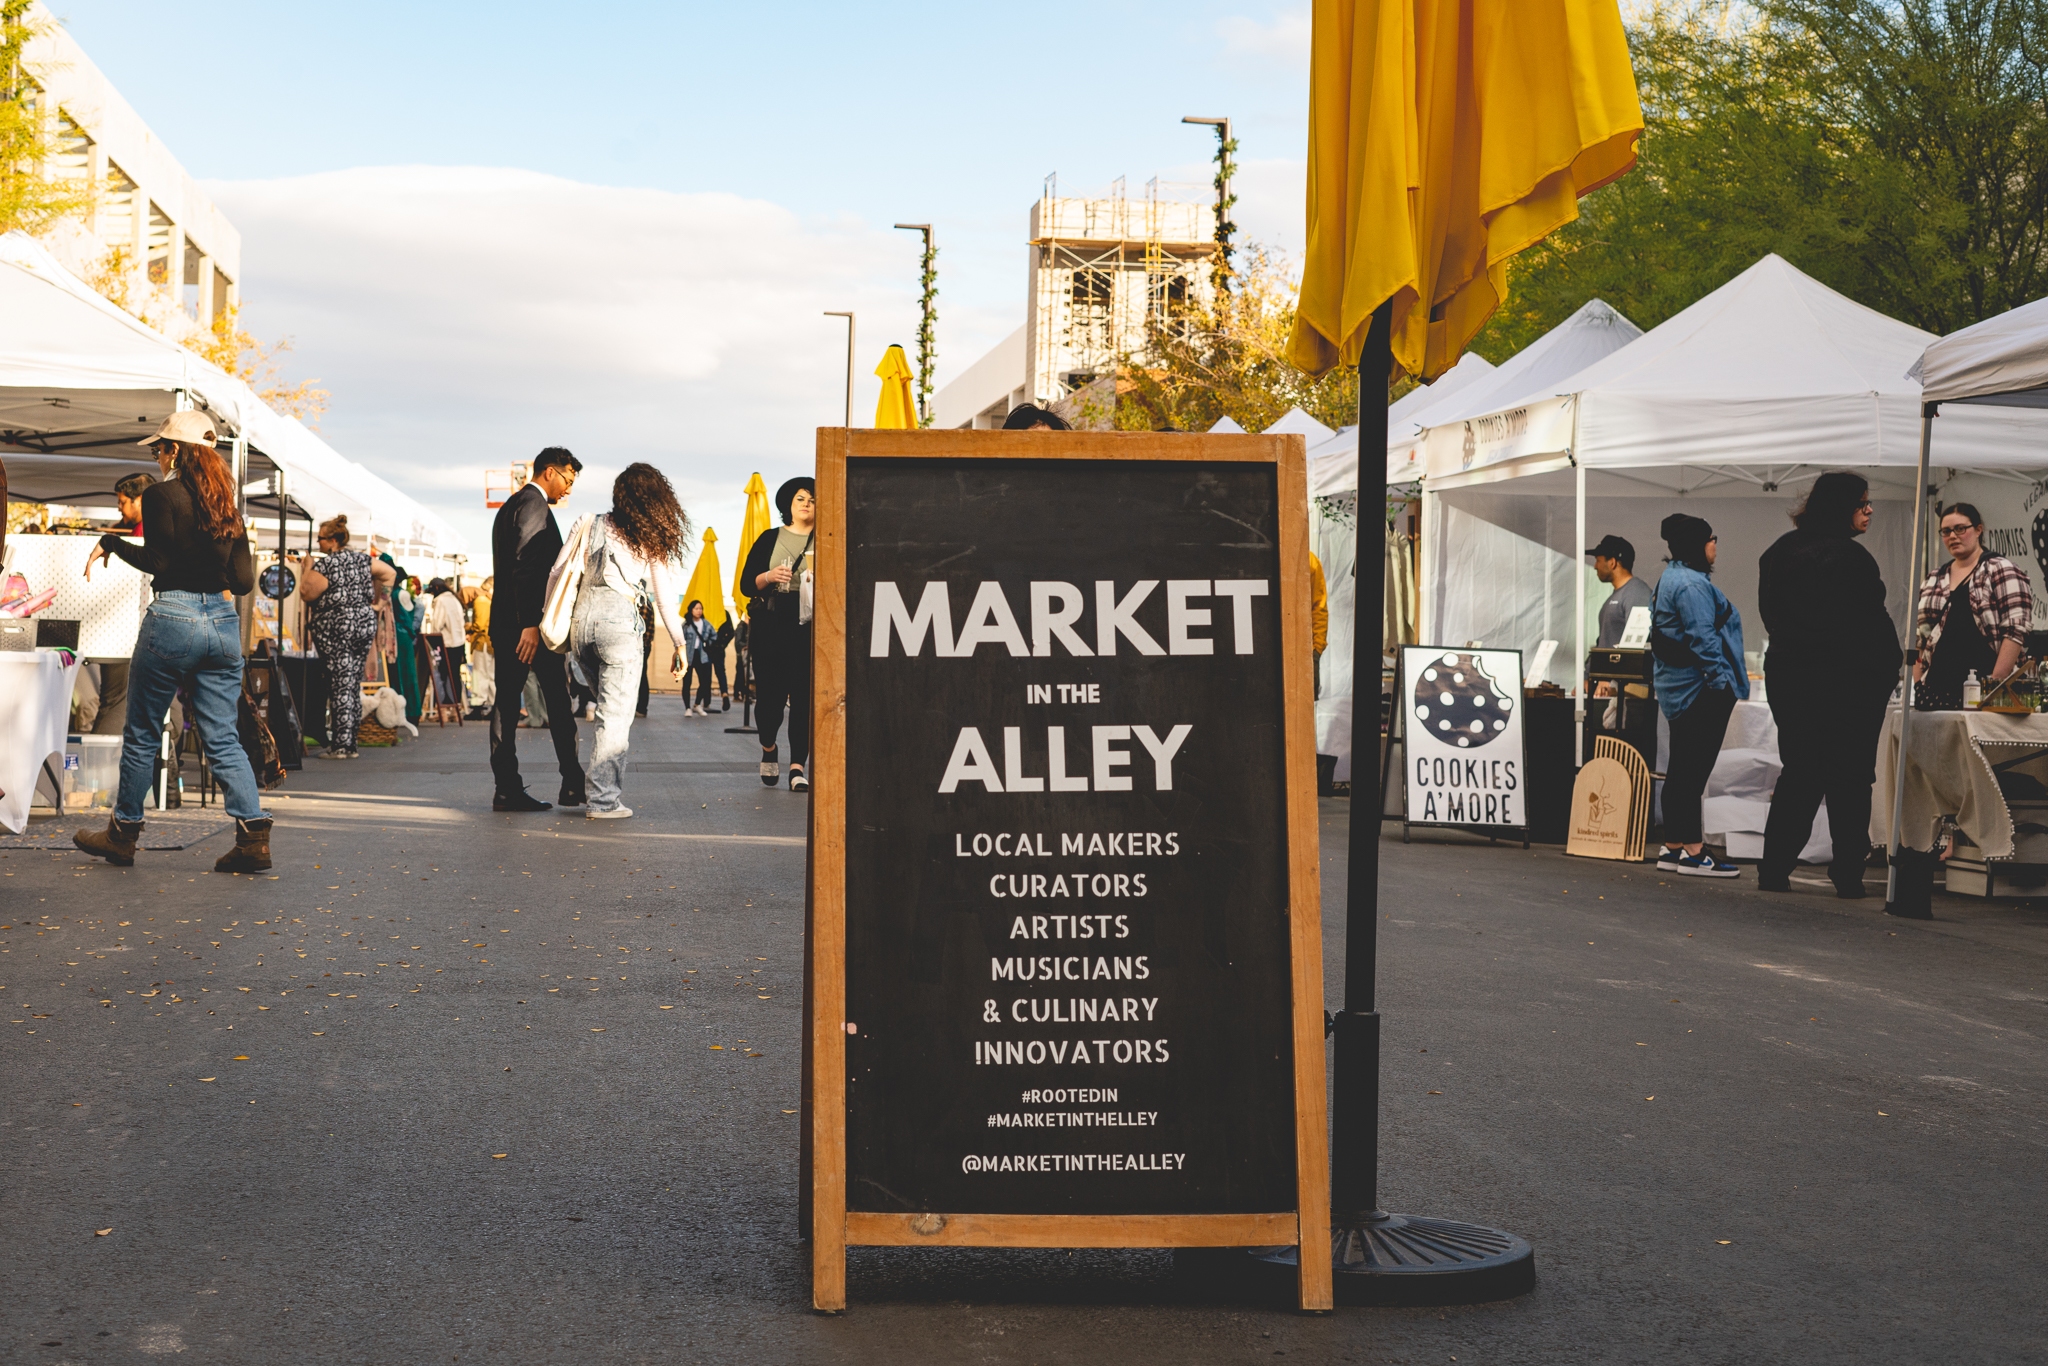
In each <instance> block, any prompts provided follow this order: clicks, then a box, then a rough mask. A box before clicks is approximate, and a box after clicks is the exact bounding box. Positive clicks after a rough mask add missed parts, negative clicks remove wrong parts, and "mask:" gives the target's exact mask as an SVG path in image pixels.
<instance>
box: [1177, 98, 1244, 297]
mask: <svg viewBox="0 0 2048 1366" xmlns="http://www.w3.org/2000/svg"><path fill="white" fill-rule="evenodd" d="M1181 122H1182V123H1194V124H1201V125H1204V126H1206V127H1210V128H1214V129H1215V130H1216V271H1215V280H1216V289H1217V292H1218V293H1221V292H1222V290H1223V289H1224V288H1225V286H1226V284H1227V283H1228V281H1229V279H1230V238H1231V234H1233V233H1235V232H1236V231H1237V224H1235V223H1233V222H1231V221H1230V206H1231V205H1233V204H1235V203H1237V196H1236V195H1233V194H1232V193H1231V192H1230V179H1231V173H1232V172H1233V171H1235V170H1236V169H1237V160H1236V158H1237V139H1236V138H1234V137H1232V136H1231V135H1230V120H1229V119H1211V118H1200V117H1197V116H1196V115H1193V114H1190V115H1188V116H1187V117H1186V118H1184V119H1182V120H1181Z"/></svg>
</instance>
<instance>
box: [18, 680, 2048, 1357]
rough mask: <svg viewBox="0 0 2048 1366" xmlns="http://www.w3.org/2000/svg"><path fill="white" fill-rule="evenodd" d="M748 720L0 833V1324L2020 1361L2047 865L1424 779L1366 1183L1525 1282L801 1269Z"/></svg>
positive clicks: (943, 1346) (671, 1353)
mask: <svg viewBox="0 0 2048 1366" xmlns="http://www.w3.org/2000/svg"><path fill="white" fill-rule="evenodd" d="M736 718H737V713H733V714H731V715H729V716H713V717H711V718H706V719H697V718H686V717H684V716H683V715H682V709H681V705H680V704H679V703H678V702H676V701H674V700H673V699H668V698H656V699H655V704H654V715H653V718H652V719H651V720H650V721H646V722H642V723H641V724H640V725H639V726H638V727H637V728H636V730H635V735H634V742H635V743H634V755H635V766H634V769H633V771H632V774H631V776H630V777H629V781H628V791H627V801H628V802H629V803H630V804H631V805H632V806H633V807H634V809H635V811H636V812H637V813H638V814H637V815H636V816H635V818H634V819H632V820H630V821H622V822H610V823H607V822H596V821H589V820H585V819H583V818H582V817H581V816H580V815H569V816H558V815H555V814H552V813H550V814H547V815H540V816H510V815H495V814H492V813H491V812H490V810H489V797H490V787H491V779H490V773H489V769H488V765H487V763H486V754H485V746H486V741H485V731H484V729H483V727H481V726H479V725H475V724H471V725H468V726H465V727H462V728H460V729H457V728H453V727H450V728H448V729H446V730H440V729H437V728H435V727H431V726H430V727H428V728H427V731H426V733H425V734H424V735H423V736H422V737H421V739H420V740H419V741H417V742H408V743H407V744H405V745H403V746H402V747H400V748H399V749H397V750H392V751H382V752H370V751H365V754H364V757H363V758H361V759H359V760H357V761H355V762H354V763H326V762H320V761H317V760H316V761H313V762H310V763H309V764H308V765H307V769H306V771H305V772H304V773H301V774H294V775H292V776H291V779H290V781H289V783H288V784H287V785H286V787H285V788H284V789H283V790H282V791H281V792H280V793H279V794H276V795H275V796H274V798H273V806H274V809H275V812H276V816H277V834H276V837H275V842H274V847H275V853H276V858H277V867H276V869H275V870H274V876H271V877H265V878H226V877H215V876H214V875H213V874H212V873H211V872H210V871H209V870H210V868H211V865H212V860H213V859H214V858H215V857H216V856H217V855H218V854H219V853H220V851H221V850H222V849H223V848H224V847H225V841H226V837H225V836H216V837H214V838H213V839H211V840H209V841H208V842H206V843H205V844H203V845H201V846H200V847H198V848H196V849H191V850H186V851H182V852H177V853H158V854H148V853H146V854H144V855H143V856H142V857H141V858H140V859H139V860H138V862H137V864H136V866H135V867H134V868H132V869H114V868H110V867H107V866H105V865H103V864H100V863H97V862H94V861H89V860H86V859H85V858H83V857H80V856H75V855H71V854H57V855H53V854H49V853H43V852H21V851H0V927H4V928H0V1006H4V1007H5V1009H4V1011H0V1025H4V1027H5V1029H6V1031H7V1032H6V1034H5V1036H4V1039H5V1042H4V1044H0V1049H4V1053H5V1059H6V1061H5V1065H4V1067H0V1174H4V1175H0V1228H4V1229H5V1230H6V1236H5V1238H4V1239H0V1276H4V1284H5V1286H6V1287H7V1289H6V1293H5V1294H0V1361H5V1362H9V1363H12V1362H38V1363H42V1362H47V1363H60V1362H123V1361H139V1360H146V1359H158V1360H167V1359H178V1360H184V1361H200V1362H209V1363H214V1362H218V1363H274V1362H281V1361H290V1362H321V1363H325V1362H365V1363H391V1362H406V1363H412V1362H418V1363H429V1362H459V1361H482V1360H489V1361H491V1362H494V1363H497V1362H502V1363H527V1362H551V1363H552V1362H562V1363H590V1362H622V1363H623V1362H663V1363H670V1362H679V1363H681V1362H727V1361H742V1360H747V1361H768V1362H783V1361H789V1362H839V1361H847V1362H860V1361H883V1360H886V1361H889V1362H903V1361H917V1362H922V1361H931V1362H964V1361H975V1362H1000V1363H1009V1362H1017V1363H1065V1362H1118V1363H1122V1362H1155V1361H1156V1362H1189V1361H1199V1362H1253V1361H1260V1362H1271V1361H1275V1360H1280V1359H1285V1358H1289V1357H1295V1358H1299V1357H1304V1356H1306V1357H1311V1358H1313V1359H1316V1360H1327V1361H1345V1362H1418V1363H1421V1362H1429V1363H1447V1362H1456V1363H1458V1364H1459V1366H1473V1364H1474V1363H1488V1362H1559V1363H1563V1362H1573V1363H1577V1362H1643V1361H1681V1360H1682V1361H1686V1362H1689V1363H1692V1362H1700V1363H1705V1362H1730V1363H1734V1362H1743V1363H1751V1362H1757V1361H1799V1362H1858V1363H1871V1362H1924V1361H1930V1360H1947V1361H2017V1360H2030V1359H2032V1360H2038V1359H2041V1358H2042V1357H2044V1356H2048V1328H2044V1316H2043V1314H2042V1312H2041V1308H2040V1305H2041V1291H2040V1285H2041V1272H2040V1271H2039V1269H2038V1267H2037V1266H2036V1264H2035V1262H2034V1253H2033V1250H2032V1244H2033V1237H2032V1235H2034V1233H2035V1232H2036V1231H2037V1230H2038V1229H2039V1228H2040V1227H2041V1226H2042V1224H2043V1222H2044V1218H2048V1193H2044V1191H2048V1186H2044V1183H2043V1181H2042V1179H2041V1170H2042V1165H2043V1159H2044V1156H2048V1103H2044V1101H2048V1056H2044V1050H2043V1048H2042V1046H2041V1045H2042V1038H2043V1035H2044V1034H2048V974H2044V971H2043V969H2044V965H2048V951H2044V946H2048V902H2023V901H2011V900H2003V899H2001V900H1998V901H1993V902H1990V903H1970V902H1963V901H1961V900H1957V899H1952V898H1946V897H1942V896H1939V895H1938V896H1937V898H1936V907H1937V915H1938V917H1939V918H1938V919H1937V920H1935V921H1933V922H1931V923H1918V922H1902V921H1896V920H1888V919H1887V918H1886V917H1884V916H1883V915H1882V914H1881V912H1880V902H1878V901H1874V900H1873V901H1864V902H1861V903H1849V902H1840V901H1837V900H1835V899H1834V898H1833V896H1832V892H1831V890H1830V889H1829V888H1827V887H1826V885H1825V882H1824V879H1822V878H1821V877H1820V876H1819V875H1818V873H1816V874H1815V875H1814V876H1813V877H1812V878H1811V879H1810V880H1809V881H1808V882H1805V883H1802V884H1800V885H1799V886H1798V888H1797V890H1795V892H1794V893H1793V894H1791V895H1789V896H1788V895H1773V894H1765V893H1760V892H1758V891H1757V890H1756V889H1755V885H1754V877H1753V871H1752V872H1747V873H1745V875H1744V877H1743V878H1741V879H1739V880H1738V881H1737V882H1735V883H1732V884H1728V883H1714V884H1707V885H1701V884H1700V883H1698V882H1696V881H1690V880H1685V879H1680V878H1677V877H1675V876H1670V875H1659V874H1657V873H1656V872H1655V870H1654V869H1651V868H1646V867H1623V866H1620V865H1616V864H1609V863H1595V862H1587V861H1582V860H1568V859H1566V858H1565V857H1564V856H1563V855H1562V854H1561V853H1560V852H1559V851H1557V850H1556V849H1544V848H1538V849H1536V850H1531V851H1525V850H1523V849H1521V848H1520V847H1518V846H1508V845H1498V846H1494V845H1489V844H1487V843H1486V842H1485V841H1484V840H1480V839H1475V838H1473V837H1470V836H1465V835H1459V834H1433V835H1430V836H1428V837H1424V836H1422V835H1419V834H1418V836H1417V837H1416V842H1415V843H1412V844H1408V845H1403V844H1402V843H1401V842H1400V838H1399V831H1398V827H1396V828H1394V829H1393V830H1392V831H1391V832H1390V834H1389V837H1388V838H1387V840H1386V842H1385V843H1384V844H1383V846H1382V849H1383V855H1384V877H1383V888H1384V890H1383V895H1382V906H1381V912H1382V917H1383V918H1382V919H1381V920H1380V922H1379V930H1380V935H1381V939H1380V982H1381V996H1380V1006H1381V1010H1382V1011H1383V1013H1384V1015H1385V1020H1386V1024H1385V1031H1386V1041H1385V1047H1386V1057H1385V1065H1384V1069H1383V1093H1384V1097H1385V1113H1384V1119H1383V1140H1382V1141H1383V1150H1384V1166H1385V1171H1384V1175H1383V1178H1382V1191H1383V1194H1384V1196H1385V1199H1386V1201H1387V1203H1388V1204H1389V1206H1390V1207H1392V1208H1395V1209H1397V1210H1401V1211H1403V1212H1408V1213H1416V1214H1428V1215H1436V1216H1441V1217H1449V1218H1456V1219H1464V1220H1469V1221H1473V1222H1480V1223H1490V1224H1494V1225H1497V1226H1500V1227H1503V1228H1507V1229H1511V1230H1513V1231H1515V1232H1517V1233H1519V1234H1521V1235H1523V1236H1524V1237H1526V1238H1528V1239H1529V1240H1530V1242H1531V1243H1533V1244H1534V1245H1535V1247H1536V1253H1537V1268H1538V1284H1537V1288H1536V1290H1535V1292H1534V1293H1533V1294H1531V1295H1529V1296H1527V1297H1525V1298H1523V1299H1519V1300H1514V1301H1509V1302H1504V1303H1499V1304H1491V1305H1482V1306H1474V1307H1469V1308H1453V1309H1429V1310H1402V1311H1388V1310H1364V1309H1344V1310H1340V1311H1338V1312H1336V1313H1334V1314H1329V1315H1302V1314H1298V1313H1294V1312H1291V1311H1290V1310H1288V1309H1287V1308H1286V1307H1285V1306H1284V1305H1282V1304H1279V1303H1276V1302H1274V1301H1273V1300H1271V1298H1270V1297H1268V1296H1267V1295H1266V1294H1265V1293H1264V1292H1263V1291H1261V1290H1260V1289H1259V1288H1258V1286H1257V1285H1256V1283H1255V1282H1254V1281H1252V1280H1249V1279H1248V1280H1247V1282H1246V1284H1245V1286H1244V1287H1243V1289H1242V1291H1241V1292H1239V1291H1237V1290H1235V1289H1234V1288H1233V1287H1231V1286H1229V1285H1225V1286H1223V1287H1221V1288H1218V1287H1216V1286H1214V1285H1211V1284H1207V1283H1197V1282H1194V1281H1191V1280H1190V1279H1188V1278H1186V1277H1185V1276H1183V1275H1182V1274H1179V1273H1177V1271H1176V1268H1175V1264H1174V1260H1173V1258H1172V1256H1171V1254H1169V1253H1165V1252H1101V1251H1079V1252H1071V1253H1070V1252H1064V1251H1032V1252H1018V1251H998V1250H981V1249H973V1250H965V1249H963V1250H953V1249H855V1250H853V1251H852V1253H851V1254H850V1258H849V1266H850V1271H849V1284H848V1292H849V1299H850V1304H851V1308H850V1309H849V1311H848V1312H847V1313H846V1314H844V1315H841V1316H836V1317H832V1316H822V1315H818V1314H814V1313H812V1312H811V1311H810V1310H809V1308H808V1304H809V1294H808V1259H807V1249H806V1247H805V1246H804V1245H803V1244H802V1243H800V1242H799V1241H798V1239H797V1237H796V1229H795V1198H796V1153H797V1127H796V1118H797V1117H796V1114H795V1111H796V1109H797V1097H798V1093H799V1068H798V1062H799V1038H798V1034H799V1030H798V1022H799V1015H800V999H799V997H800V987H801V976H800V971H801V953H802V942H801V939H802V904H803V887H802V881H803V871H804V848H803V835H804V821H805V811H806V802H807V799H806V798H804V797H802V796H800V795H792V794H791V793H789V792H788V791H787V790H786V789H777V790H775V791H772V792H771V791H766V790H764V789H763V788H762V787H761V786H760V784H759V782H758V781H757V780H756V778H755V777H754V776H753V773H752V769H753V764H754V761H755V760H754V751H753V750H752V748H751V747H752V738H751V737H749V736H744V735H729V734H726V733H725V727H726V726H727V725H731V724H737V719H736ZM585 729H586V748H587V743H588V741H587V731H588V727H586V728H585ZM521 748H522V752H523V753H524V755H525V756H526V759H527V772H528V774H529V775H530V779H529V780H530V783H531V786H532V788H533V790H534V791H535V792H536V793H538V794H540V795H543V796H549V795H552V794H553V788H554V783H553V781H552V779H551V778H550V777H549V776H548V775H547V773H546V763H547V762H549V761H551V757H552V756H551V754H550V753H549V750H548V746H547V744H546V737H545V736H544V735H543V734H541V733H539V732H532V731H528V732H522V746H521ZM1348 817H1349V805H1348V803H1345V802H1341V801H1331V802H1325V803H1324V804H1323V807H1322V811H1321V822H1322V828H1323V849H1324V898H1325V922H1326V927H1327V934H1326V955H1327V962H1328V965H1329V969H1330V971H1329V992H1330V1004H1331V1005H1332V1006H1336V1005H1338V1004H1340V1000H1339V994H1338V985H1337V983H1338V977H1339V974H1338V968H1339V966H1340V965H1341V961H1342V951H1343V940H1344V925H1343V915H1342V909H1343V887H1344V839H1345V823H1346V821H1347V820H1348ZM272 939H275V940H277V941H278V942H277V943H275V944H272V943H270V940H272Z"/></svg>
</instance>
